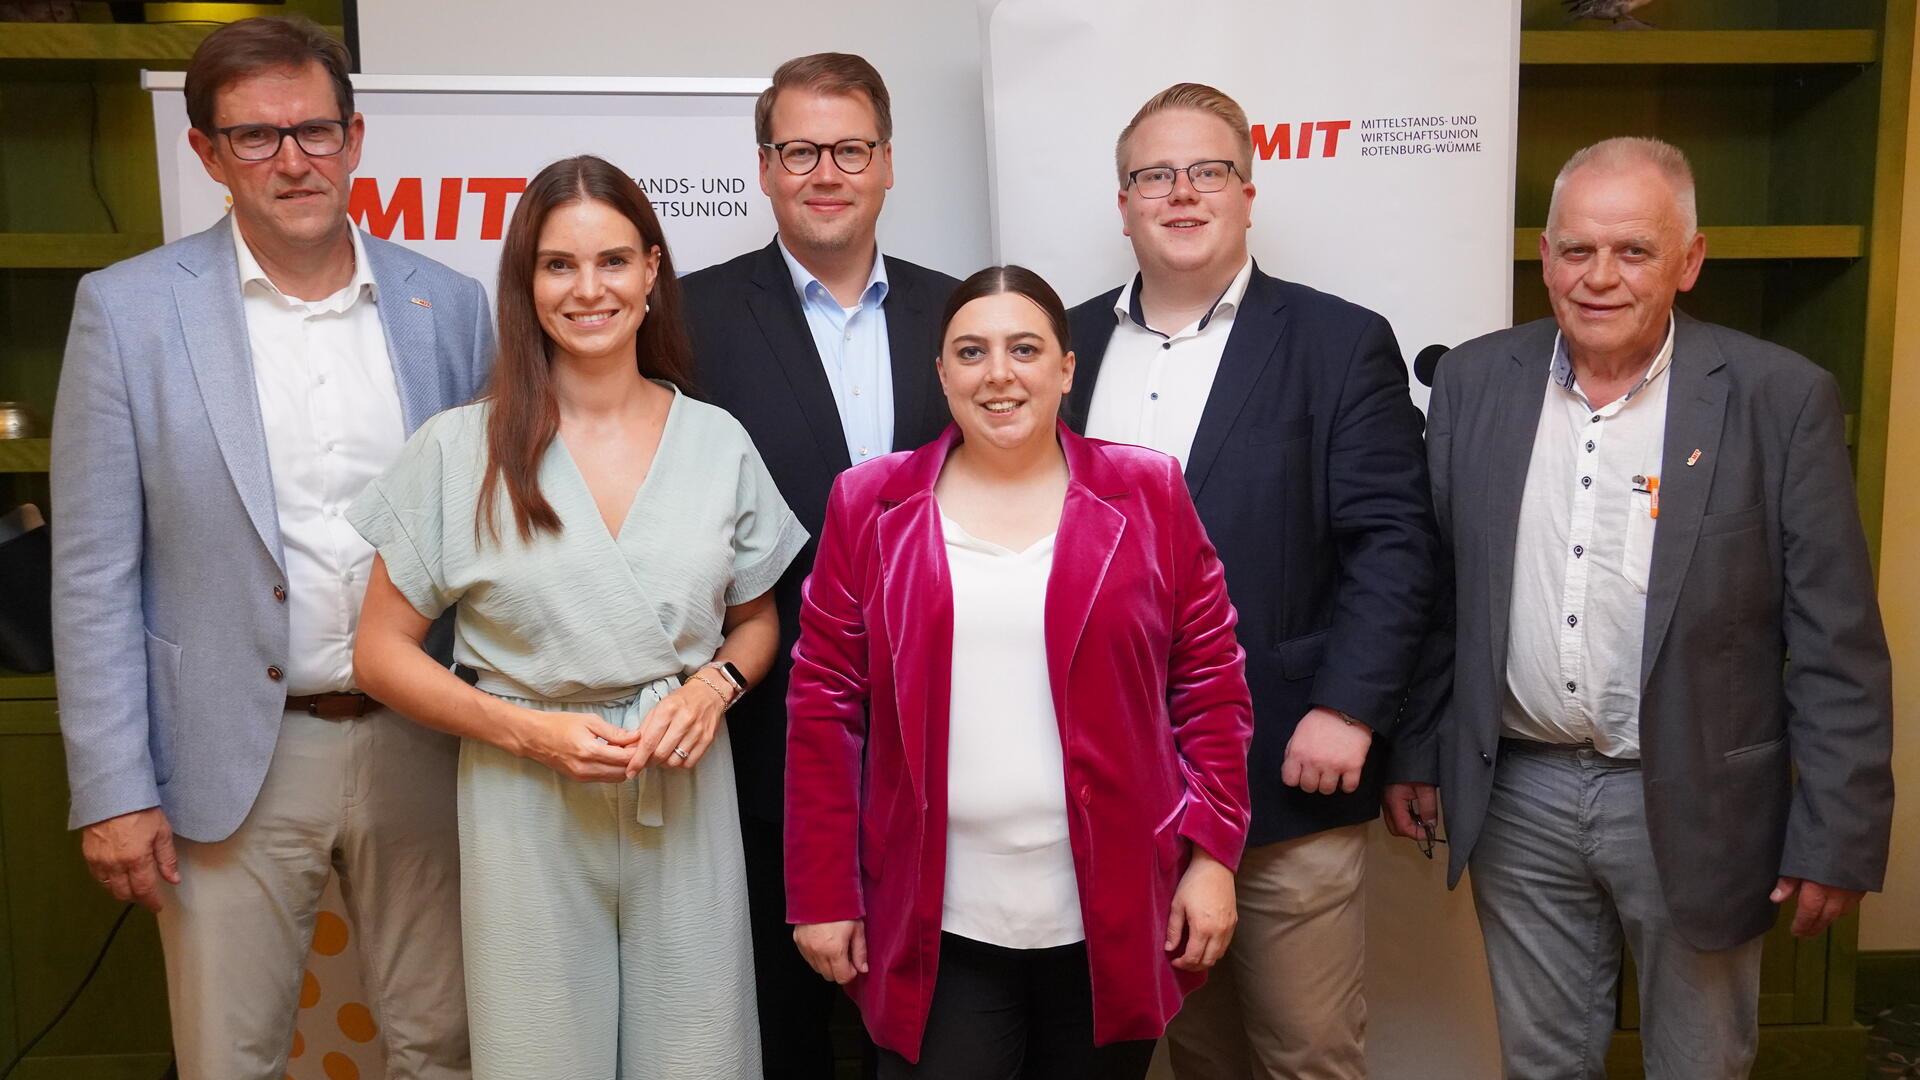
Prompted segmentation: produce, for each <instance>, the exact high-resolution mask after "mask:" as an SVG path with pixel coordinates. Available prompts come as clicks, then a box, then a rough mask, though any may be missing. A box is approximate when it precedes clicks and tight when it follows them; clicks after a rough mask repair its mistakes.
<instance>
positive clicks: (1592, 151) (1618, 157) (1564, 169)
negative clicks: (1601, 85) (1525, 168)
mask: <svg viewBox="0 0 1920 1080" xmlns="http://www.w3.org/2000/svg"><path fill="white" fill-rule="evenodd" d="M1634 165H1651V166H1653V167H1654V168H1655V169H1656V170H1658V171H1659V173H1660V175H1661V176H1664V177H1666V180H1667V183H1668V184H1669V185H1671V186H1672V188H1673V202H1674V209H1675V211H1677V212H1678V213H1679V215H1680V224H1681V227H1682V231H1684V232H1685V233H1686V235H1687V239H1688V240H1689V241H1691V240H1692V239H1693V236H1694V234H1695V233H1697V232H1699V231H1700V211H1699V206H1698V204H1697V203H1696V202H1695V200H1694V194H1693V166H1692V165H1689V164H1688V163H1687V155H1685V154H1683V153H1681V152H1680V148H1679V147H1677V146H1675V145H1673V144H1672V143H1667V142H1662V141H1660V140H1659V139H1648V138H1641V137H1638V136H1624V135H1623V136H1620V137H1618V138H1612V139H1603V140H1601V141H1600V142H1597V143H1594V144H1593V145H1592V146H1589V147H1586V148H1584V149H1581V150H1576V151H1574V154H1573V156H1572V157H1570V158H1568V159H1567V163H1566V164H1565V165H1562V166H1560V175H1558V176H1556V177H1554V178H1553V197H1552V198H1551V199H1550V200H1549V201H1548V203H1547V228H1548V230H1552V228H1553V224H1554V222H1555V221H1557V220H1559V212H1560V189H1561V188H1563V187H1565V186H1566V184H1567V178H1568V177H1570V176H1572V175H1573V174H1574V173H1577V172H1579V171H1580V170H1581V169H1586V168H1595V169H1604V170H1607V171H1609V172H1617V171H1619V170H1621V169H1626V168H1630V167H1632V166H1634Z"/></svg>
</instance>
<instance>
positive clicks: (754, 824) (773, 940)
mask: <svg viewBox="0 0 1920 1080" xmlns="http://www.w3.org/2000/svg"><path fill="white" fill-rule="evenodd" d="M740 840H741V847H742V849H743V850H744V851H745V854H746V859H747V922H748V925H749V927H750V928H751V929H752V932H753V977H754V992H755V993H754V996H755V1004H756V1005H757V1006H758V1008H759V1010H760V1060H761V1067H762V1071H763V1072H764V1073H765V1076H766V1080H833V1076H834V1064H833V1060H834V1059H833V1037H832V1032H831V1030H830V1026H831V1023H832V1018H833V1011H834V1006H835V1004H836V1003H838V1002H839V1001H841V1000H842V999H843V998H844V997H845V995H844V994H843V993H841V991H840V987H839V986H837V985H835V984H834V983H830V982H828V981H827V980H825V979H822V978H821V977H820V976H819V975H818V974H816V973H815V972H814V970H813V968H811V967H809V966H807V962H806V960H805V959H803V958H802V957H801V955H800V950H799V949H798V948H797V947H795V945H794V944H793V927H791V926H788V925H787V883H786V877H785V865H786V853H785V848H784V847H783V846H782V841H781V835H780V823H779V822H777V821H768V820H766V819H765V818H761V817H756V816H754V815H752V814H748V813H746V812H745V811H742V812H741V814H740ZM854 1029H855V1032H854V1037H855V1038H856V1040H857V1043H858V1045H857V1048H854V1049H852V1052H853V1053H854V1054H855V1055H856V1056H859V1057H862V1058H864V1059H865V1060H866V1061H867V1062H871V1061H872V1058H873V1047H872V1044H871V1043H869V1042H868V1041H867V1038H866V1034H867V1033H866V1030H865V1029H864V1028H861V1027H859V1025H858V1024H855V1025H854ZM872 1073H873V1070H872V1067H871V1065H870V1064H869V1065H868V1066H867V1067H866V1068H865V1069H863V1075H866V1076H871V1075H872Z"/></svg>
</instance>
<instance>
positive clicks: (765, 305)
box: [747, 240, 891, 473]
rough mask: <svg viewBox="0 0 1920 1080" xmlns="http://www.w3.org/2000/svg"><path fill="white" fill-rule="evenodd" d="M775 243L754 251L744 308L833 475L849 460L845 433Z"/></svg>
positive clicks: (816, 351)
mask: <svg viewBox="0 0 1920 1080" xmlns="http://www.w3.org/2000/svg"><path fill="white" fill-rule="evenodd" d="M778 244H779V241H777V240H776V241H775V242H774V243H771V244H768V245H767V246H766V247H764V248H762V249H761V251H760V259H759V264H758V265H757V266H755V267H754V273H753V283H754V285H755V286H756V287H757V288H756V289H755V290H754V292H753V293H751V294H750V295H749V296H748V297H747V310H748V312H749V313H751V314H752V315H753V319H754V322H756V323H757V324H759V327H760V333H761V334H762V335H764V336H765V337H766V339H767V348H768V350H769V351H771V352H772V353H773V356H774V359H775V360H776V361H778V363H779V366H780V370H781V372H782V373H783V374H784V375H785V376H786V380H787V384H788V385H789V386H790V387H791V388H792V390H793V400H794V402H795V404H797V405H798V406H799V407H800V415H801V416H802V417H803V418H805V420H806V422H807V427H808V428H810V429H811V430H812V431H813V441H814V443H815V444H816V445H817V446H818V447H819V449H820V456H821V457H822V458H824V459H825V460H826V462H827V465H828V466H829V467H830V468H831V469H832V470H833V471H834V472H836V473H838V472H841V471H843V470H845V469H847V468H848V467H850V466H851V465H852V464H853V462H852V459H850V458H849V457H848V456H847V437H846V433H845V432H844V431H843V430H842V429H841V427H840V407H839V406H838V405H835V404H834V403H833V387H832V386H831V385H830V384H829V383H828V382H827V372H826V369H825V368H824V367H823V366H822V365H821V362H820V350H818V349H816V348H814V345H813V331H812V330H809V329H808V328H807V317H806V315H805V314H804V313H803V312H802V311H801V310H800V297H799V296H798V295H797V294H796V293H795V292H794V291H793V276H792V275H791V274H789V273H788V272H787V261H786V260H785V259H783V258H781V256H780V249H779V246H778ZM889 326H891V320H889Z"/></svg>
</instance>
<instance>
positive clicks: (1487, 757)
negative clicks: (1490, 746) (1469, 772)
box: [1480, 751, 1493, 765]
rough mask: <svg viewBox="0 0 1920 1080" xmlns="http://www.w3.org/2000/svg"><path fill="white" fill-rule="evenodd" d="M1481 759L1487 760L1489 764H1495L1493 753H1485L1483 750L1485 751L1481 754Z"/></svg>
mask: <svg viewBox="0 0 1920 1080" xmlns="http://www.w3.org/2000/svg"><path fill="white" fill-rule="evenodd" d="M1480 760H1481V761H1484V762H1486V763H1487V764H1488V765H1491V764H1493V755H1491V754H1488V753H1485V752H1484V751H1483V752H1482V753H1481V754H1480Z"/></svg>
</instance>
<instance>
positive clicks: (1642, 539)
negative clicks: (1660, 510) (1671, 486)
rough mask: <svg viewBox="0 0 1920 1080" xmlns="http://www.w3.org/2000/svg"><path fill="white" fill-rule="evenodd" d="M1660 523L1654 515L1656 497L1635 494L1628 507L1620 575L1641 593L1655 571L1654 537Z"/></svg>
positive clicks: (1639, 492) (1642, 492) (1640, 493)
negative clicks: (1625, 540)
mask: <svg viewBox="0 0 1920 1080" xmlns="http://www.w3.org/2000/svg"><path fill="white" fill-rule="evenodd" d="M1659 524H1660V521H1659V519H1657V518H1655V517H1654V516H1653V496H1652V495H1651V494H1650V493H1648V492H1644V491H1636V492H1634V493H1633V498H1632V499H1631V500H1630V501H1629V502H1628V505H1627V543H1626V549H1625V550H1624V551H1623V552H1621V555H1620V575H1621V576H1622V577H1624V578H1626V579H1627V582H1628V584H1630V585H1632V586H1633V587H1634V588H1635V589H1637V590H1639V591H1640V592H1642V593H1645V592H1646V591H1647V579H1648V577H1649V576H1651V574H1652V570H1653V534H1654V530H1655V529H1656V528H1657V527H1658V526H1659Z"/></svg>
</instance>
